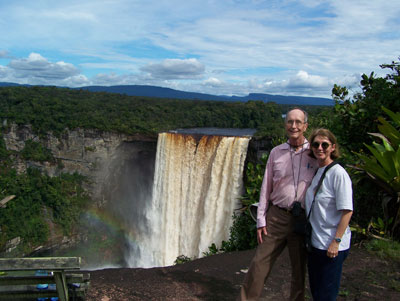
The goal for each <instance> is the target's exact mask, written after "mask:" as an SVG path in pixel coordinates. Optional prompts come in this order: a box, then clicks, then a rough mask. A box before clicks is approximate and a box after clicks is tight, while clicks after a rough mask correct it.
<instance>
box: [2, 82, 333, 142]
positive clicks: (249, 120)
mask: <svg viewBox="0 0 400 301" xmlns="http://www.w3.org/2000/svg"><path fill="white" fill-rule="evenodd" d="M287 108H288V106H284V105H278V104H276V103H273V102H268V103H265V102H262V101H248V102H232V101H230V102H222V101H199V100H181V99H179V100H178V99H161V98H150V97H135V96H128V95H123V94H115V93H106V92H90V91H87V90H82V89H81V90H75V89H69V88H57V87H43V86H32V87H29V86H17V87H0V114H1V115H0V118H1V120H2V121H3V123H4V120H5V119H6V120H7V122H8V124H9V123H11V122H15V123H17V124H31V125H32V127H33V130H34V131H35V132H37V133H38V134H45V133H47V132H48V131H52V132H53V133H54V134H56V135H57V134H60V133H62V132H63V130H64V129H65V128H69V129H75V128H78V127H81V128H93V129H100V130H104V131H116V132H122V133H126V134H133V133H143V134H148V135H156V134H157V133H158V132H160V131H167V130H171V129H176V128H190V127H221V128H254V129H257V130H258V134H260V135H264V134H268V135H269V136H272V137H273V136H277V137H280V136H282V135H283V134H284V133H283V132H282V131H283V129H282V113H284V112H286V110H287ZM330 108H331V107H323V106H309V107H306V109H307V110H309V111H311V112H313V111H314V112H318V111H321V110H326V109H330Z"/></svg>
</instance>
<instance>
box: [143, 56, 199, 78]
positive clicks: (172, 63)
mask: <svg viewBox="0 0 400 301" xmlns="http://www.w3.org/2000/svg"><path fill="white" fill-rule="evenodd" d="M140 69H141V71H143V72H146V73H148V74H150V75H151V77H152V78H156V79H193V78H199V77H201V76H202V75H203V74H204V71H205V67H204V65H203V64H201V63H200V62H199V61H198V60H197V59H184V60H181V59H166V60H164V61H163V62H161V63H152V64H149V65H147V66H144V67H142V68H140Z"/></svg>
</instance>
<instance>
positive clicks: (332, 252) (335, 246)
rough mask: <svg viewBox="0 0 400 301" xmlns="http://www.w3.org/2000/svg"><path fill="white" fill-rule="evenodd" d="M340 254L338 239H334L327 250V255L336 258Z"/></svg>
mask: <svg viewBox="0 0 400 301" xmlns="http://www.w3.org/2000/svg"><path fill="white" fill-rule="evenodd" d="M338 254H339V243H338V242H337V241H336V240H333V241H332V242H331V244H330V245H329V248H328V250H327V251H326V256H328V257H330V258H335V257H336V256H338Z"/></svg>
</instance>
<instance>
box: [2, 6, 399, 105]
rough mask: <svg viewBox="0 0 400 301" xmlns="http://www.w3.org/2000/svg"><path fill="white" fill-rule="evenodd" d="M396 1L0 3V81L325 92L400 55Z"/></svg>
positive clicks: (353, 85)
mask: <svg viewBox="0 0 400 301" xmlns="http://www.w3.org/2000/svg"><path fill="white" fill-rule="evenodd" d="M399 16H400V5H399V2H398V1H397V0H374V1H365V0H354V1H353V0H334V1H322V0H298V1H291V0H282V1H278V0H265V1H263V0H198V1H197V0H157V1H156V0H79V1H75V0H68V1H65V0H58V1H53V0H37V1H32V0H29V1H25V0H13V1H9V0H0V82H13V83H19V84H31V85H57V86H64V87H65V86H66V87H81V86H88V85H104V86H113V85H155V86H161V87H168V88H173V89H178V90H183V91H190V92H201V93H209V94H215V95H238V96H243V95H247V94H249V93H268V94H279V95H299V96H317V97H327V98H331V90H332V88H333V85H334V84H338V85H341V86H346V87H348V88H349V89H350V91H351V92H357V91H358V90H359V82H360V79H361V75H362V74H364V73H365V74H368V75H369V74H370V73H371V72H374V73H375V74H376V75H377V76H384V75H385V74H387V73H388V70H387V69H385V70H382V69H381V68H380V67H379V65H381V64H386V63H391V62H392V61H398V60H399V56H400V17H399Z"/></svg>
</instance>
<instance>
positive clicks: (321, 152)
mask: <svg viewBox="0 0 400 301" xmlns="http://www.w3.org/2000/svg"><path fill="white" fill-rule="evenodd" d="M311 148H312V151H313V153H314V156H315V158H317V160H318V162H321V163H322V162H328V161H332V159H331V153H332V152H333V151H334V150H335V148H336V145H335V144H332V142H331V141H330V140H329V139H328V138H327V137H325V136H316V137H315V138H314V140H313V142H312V143H311Z"/></svg>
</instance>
